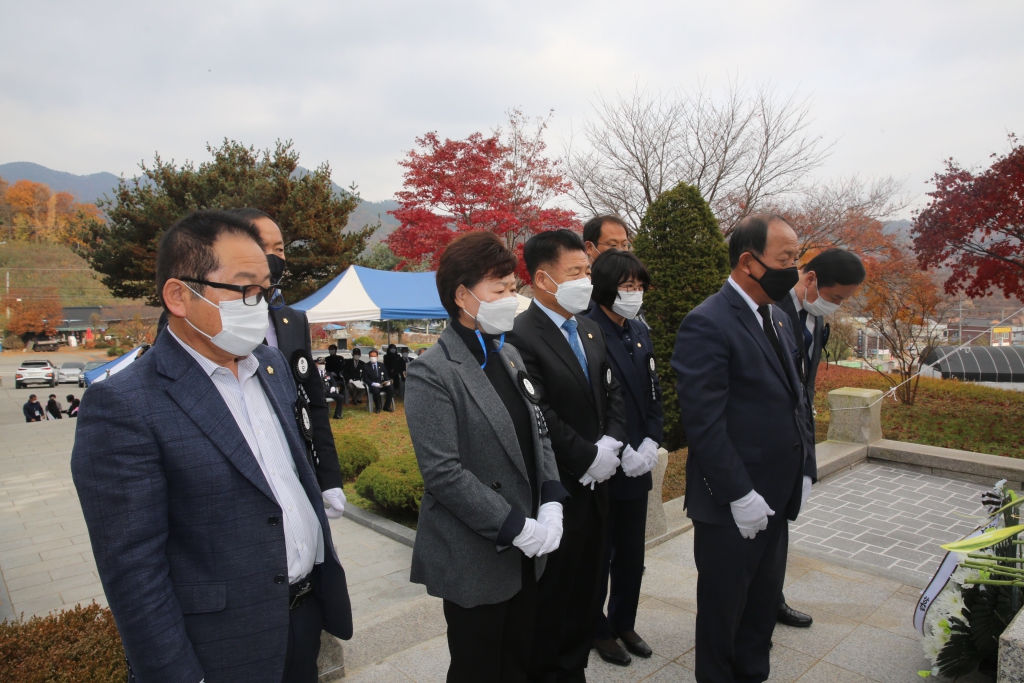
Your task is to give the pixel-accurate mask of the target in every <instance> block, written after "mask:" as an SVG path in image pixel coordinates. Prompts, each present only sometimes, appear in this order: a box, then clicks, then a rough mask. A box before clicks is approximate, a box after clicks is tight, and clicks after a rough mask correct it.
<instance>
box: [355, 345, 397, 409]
mask: <svg viewBox="0 0 1024 683" xmlns="http://www.w3.org/2000/svg"><path fill="white" fill-rule="evenodd" d="M363 384H364V385H366V391H367V392H369V396H370V397H369V398H367V400H368V401H372V402H373V412H375V413H379V412H380V409H381V408H382V407H383V408H384V410H386V411H388V412H389V413H393V412H395V385H394V381H393V380H392V379H391V375H390V374H389V373H388V369H387V367H386V366H385V365H384V364H383V363H380V362H378V358H377V349H371V350H370V362H369V363H363ZM382 394H383V401H382V400H381V395H382Z"/></svg>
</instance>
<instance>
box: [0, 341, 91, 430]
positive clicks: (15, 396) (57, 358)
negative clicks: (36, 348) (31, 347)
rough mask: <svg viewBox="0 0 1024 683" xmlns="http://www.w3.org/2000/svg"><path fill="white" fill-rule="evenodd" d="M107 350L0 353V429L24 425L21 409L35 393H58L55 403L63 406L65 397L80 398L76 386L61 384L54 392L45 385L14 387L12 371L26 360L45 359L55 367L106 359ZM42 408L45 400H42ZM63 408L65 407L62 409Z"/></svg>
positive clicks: (43, 394)
mask: <svg viewBox="0 0 1024 683" xmlns="http://www.w3.org/2000/svg"><path fill="white" fill-rule="evenodd" d="M106 357H107V354H106V351H85V350H75V351H60V352H58V353H32V352H27V353H22V352H21V351H4V352H3V353H0V426H2V425H13V424H24V423H25V417H24V415H23V414H22V412H21V407H22V406H23V405H24V404H25V402H26V401H28V397H29V395H30V394H36V395H37V396H39V398H40V399H43V398H45V397H46V396H49V395H50V394H57V397H58V400H59V401H60V402H61V403H65V401H64V397H65V396H67V395H68V394H74V395H75V396H78V397H79V398H81V391H82V390H81V389H79V388H78V385H77V384H61V385H59V386H58V387H57V388H56V389H51V388H50V387H48V386H46V385H45V384H33V385H30V386H29V387H28V388H26V389H15V388H14V371H15V370H17V369H18V366H19V365H20V364H21V363H22V362H23V361H25V360H48V361H50V362H51V363H53V364H54V365H56V366H58V367H59V366H60V364H61V363H65V362H67V361H78V362H80V363H88V362H89V361H91V360H104V359H106ZM41 402H42V404H43V405H44V406H45V405H46V401H45V400H42V401H41ZM65 407H66V406H65Z"/></svg>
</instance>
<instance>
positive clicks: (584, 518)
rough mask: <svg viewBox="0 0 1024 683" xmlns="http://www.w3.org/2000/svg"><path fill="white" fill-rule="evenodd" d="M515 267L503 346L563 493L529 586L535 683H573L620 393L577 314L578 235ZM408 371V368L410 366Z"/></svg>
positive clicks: (588, 622) (601, 346) (585, 269)
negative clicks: (546, 439) (522, 304)
mask: <svg viewBox="0 0 1024 683" xmlns="http://www.w3.org/2000/svg"><path fill="white" fill-rule="evenodd" d="M523 260H524V261H526V268H527V271H529V273H530V277H531V278H532V280H533V294H534V299H533V303H532V304H530V307H529V308H528V309H527V310H526V311H524V312H523V313H521V314H520V315H519V316H518V317H517V318H516V320H515V326H514V328H513V331H512V333H511V334H510V335H508V340H509V342H510V343H512V344H513V345H514V346H515V347H516V349H518V350H519V353H520V355H521V356H522V357H523V361H524V362H525V363H526V370H527V372H529V374H530V381H531V382H533V383H534V384H535V385H536V388H537V390H538V392H539V393H540V395H541V396H542V397H543V398H542V399H541V404H542V406H543V407H544V418H545V422H546V423H547V427H548V431H549V432H550V436H551V445H552V448H553V449H554V452H555V460H556V461H557V462H558V471H559V475H560V477H561V480H562V484H563V486H565V488H566V489H567V490H568V492H569V494H570V495H571V496H572V498H571V500H569V501H568V502H567V503H566V507H565V522H564V527H565V533H564V535H563V537H562V540H561V545H560V546H559V549H558V551H556V552H554V553H552V555H551V559H550V560H549V561H548V566H547V569H546V570H545V573H544V576H543V577H542V578H541V580H540V582H539V583H538V586H537V589H538V601H537V602H538V609H537V633H536V637H535V639H534V647H533V663H532V664H531V675H532V677H533V679H535V680H544V681H548V680H552V681H555V680H557V681H583V680H585V670H586V666H587V661H588V659H589V656H590V646H591V643H592V642H593V638H594V622H595V620H596V619H597V616H598V614H599V613H600V610H601V605H600V595H599V593H598V583H599V581H600V577H601V558H602V557H603V555H604V548H605V538H606V534H607V518H608V480H609V479H610V478H611V477H612V475H613V474H614V473H615V471H616V470H617V469H618V468H619V465H620V461H619V451H621V450H622V447H623V444H624V443H626V442H627V440H628V439H627V434H626V420H625V417H624V408H623V399H622V391H621V389H620V387H619V383H618V381H617V380H616V379H615V375H614V373H613V371H612V368H611V365H610V363H609V362H608V352H607V349H606V348H605V336H604V333H603V332H602V331H601V327H600V326H599V325H598V324H597V323H595V322H594V321H593V320H590V319H589V318H586V317H584V316H582V315H580V313H581V312H582V311H583V310H584V309H585V308H586V307H587V304H588V303H589V301H590V295H591V292H592V291H593V286H592V285H591V283H590V277H589V275H590V263H589V261H588V259H587V252H586V248H585V246H584V244H583V240H582V239H580V235H579V234H578V233H575V232H572V231H571V230H552V231H549V232H542V233H540V234H538V235H535V236H533V237H531V238H530V240H529V241H528V242H527V243H526V245H525V246H524V248H523ZM414 365H415V364H414Z"/></svg>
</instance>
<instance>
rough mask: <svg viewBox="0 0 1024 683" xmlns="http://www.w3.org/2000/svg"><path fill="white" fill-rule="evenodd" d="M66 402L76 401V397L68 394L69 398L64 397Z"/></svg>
mask: <svg viewBox="0 0 1024 683" xmlns="http://www.w3.org/2000/svg"><path fill="white" fill-rule="evenodd" d="M64 400H65V401H74V400H75V395H74V394H68V395H67V396H65V397H64Z"/></svg>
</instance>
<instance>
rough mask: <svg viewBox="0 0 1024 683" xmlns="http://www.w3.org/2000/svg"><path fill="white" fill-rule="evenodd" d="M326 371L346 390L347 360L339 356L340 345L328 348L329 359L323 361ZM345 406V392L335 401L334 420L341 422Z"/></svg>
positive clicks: (332, 345)
mask: <svg viewBox="0 0 1024 683" xmlns="http://www.w3.org/2000/svg"><path fill="white" fill-rule="evenodd" d="M323 361H324V363H323V365H324V371H325V372H327V373H328V374H329V375H331V379H332V380H333V381H334V382H336V383H337V384H338V386H341V387H343V388H344V386H345V380H344V374H345V359H344V358H342V357H341V356H339V355H338V345H337V344H331V345H330V346H328V347H327V358H325V359H323ZM344 405H345V392H344V389H343V390H342V395H341V396H339V397H337V398H336V399H335V400H334V419H336V420H340V419H341V417H342V409H343V406H344Z"/></svg>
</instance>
